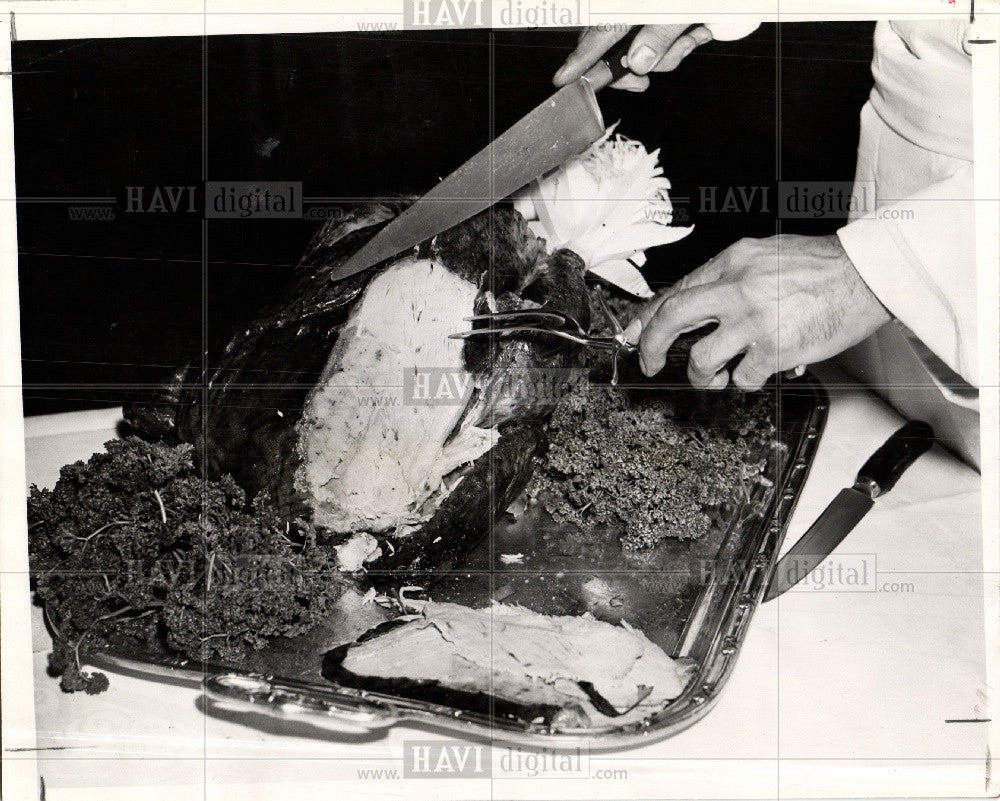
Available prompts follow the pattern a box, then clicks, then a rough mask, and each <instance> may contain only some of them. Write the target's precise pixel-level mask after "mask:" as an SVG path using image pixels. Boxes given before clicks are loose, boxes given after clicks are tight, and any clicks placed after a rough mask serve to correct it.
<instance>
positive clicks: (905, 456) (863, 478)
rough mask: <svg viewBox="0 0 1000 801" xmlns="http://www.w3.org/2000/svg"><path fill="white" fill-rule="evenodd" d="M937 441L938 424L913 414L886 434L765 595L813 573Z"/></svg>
mask: <svg viewBox="0 0 1000 801" xmlns="http://www.w3.org/2000/svg"><path fill="white" fill-rule="evenodd" d="M933 444H934V429H932V428H931V427H930V426H929V425H928V424H927V423H925V422H924V421H923V420H911V421H910V422H908V423H907V424H906V425H904V426H903V427H902V428H900V429H899V430H898V431H897V432H896V433H895V434H893V435H892V436H891V437H889V439H888V440H886V442H885V444H884V445H883V446H882V447H881V448H879V449H878V450H877V451H875V453H873V454H872V456H871V458H870V459H869V460H868V461H867V462H865V463H864V465H863V466H862V468H861V470H860V471H859V472H858V475H857V479H856V480H855V482H854V486H853V487H847V488H846V489H842V490H841V491H840V493H839V494H838V495H837V497H836V498H834V499H833V500H832V501H831V502H830V505H829V506H827V507H826V509H825V510H824V511H823V514H821V515H820V516H819V517H818V518H816V522H815V523H813V524H812V526H810V527H809V530H808V531H807V532H806V533H805V534H803V535H802V538H801V539H800V540H799V541H798V542H797V543H795V545H793V546H792V547H791V549H790V550H789V551H788V553H786V554H785V555H784V556H783V557H781V559H780V560H778V565H777V567H776V568H775V571H774V576H773V577H772V579H771V584H770V586H769V587H768V589H767V594H766V595H765V596H764V601H765V602H767V601H770V600H771V599H772V598H776V597H778V596H779V595H781V594H782V593H783V592H785V591H786V590H788V589H789V588H790V587H794V586H795V585H796V584H798V583H799V581H801V580H802V579H803V578H805V577H806V576H807V575H809V573H811V572H812V571H813V570H814V569H815V568H816V567H817V566H818V565H819V564H820V563H821V562H822V561H823V560H824V559H826V558H827V557H828V556H829V555H830V554H831V553H832V552H833V550H834V549H835V548H836V547H837V546H838V545H840V543H841V541H842V540H843V539H844V537H846V536H847V535H848V534H850V533H851V531H852V530H853V529H854V527H855V526H856V525H857V524H858V523H859V522H861V518H863V517H864V516H865V515H866V514H867V513H868V510H869V509H871V508H872V506H874V505H875V499H876V498H878V497H879V496H880V495H885V493H887V492H888V491H889V490H891V489H892V488H893V487H894V486H895V485H896V482H897V481H899V477H900V476H901V475H903V473H904V472H905V471H906V469H907V468H908V467H909V466H910V465H911V464H913V463H914V462H915V461H916V460H917V459H918V458H920V456H922V455H923V454H925V453H926V452H927V451H928V450H929V449H930V447H931V445H933Z"/></svg>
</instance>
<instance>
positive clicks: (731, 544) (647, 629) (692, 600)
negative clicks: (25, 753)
mask: <svg viewBox="0 0 1000 801" xmlns="http://www.w3.org/2000/svg"><path fill="white" fill-rule="evenodd" d="M774 389H775V392H776V415H777V419H776V425H777V429H778V431H777V439H778V441H779V442H780V443H781V445H780V446H779V447H778V448H775V449H774V450H773V452H772V457H771V460H772V461H771V463H770V464H769V465H768V469H767V474H768V475H769V476H771V477H772V479H773V485H772V486H770V487H767V486H765V485H763V484H755V485H754V487H753V489H752V490H750V491H749V492H746V491H743V490H741V492H740V493H735V489H734V493H735V494H737V495H738V496H739V497H737V498H736V499H735V500H734V504H733V506H734V508H733V510H732V514H730V515H727V519H726V520H724V521H722V522H721V523H720V527H719V531H718V534H717V536H716V538H715V539H714V540H712V541H711V542H707V543H701V542H700V541H695V542H691V541H689V542H687V543H682V542H680V541H663V544H662V546H657V548H656V549H654V552H658V556H657V557H656V558H654V559H653V560H652V562H651V563H647V564H643V561H642V559H641V558H640V559H639V560H638V562H637V561H636V560H635V559H629V558H624V557H621V555H620V554H621V549H620V548H618V547H617V538H616V537H614V538H610V537H608V538H605V540H604V541H603V542H604V543H605V544H607V543H609V542H614V547H613V548H612V547H607V548H603V549H602V547H600V543H598V545H596V546H595V544H594V543H593V542H590V543H587V542H584V543H583V544H582V546H580V547H576V548H574V547H572V546H571V544H572V543H574V542H577V536H578V534H579V532H573V531H571V530H567V529H566V527H565V526H564V527H560V526H557V525H556V524H554V523H553V522H552V521H551V519H550V518H548V516H547V515H546V514H545V513H544V512H542V511H541V509H535V510H533V511H529V512H528V513H527V514H525V515H522V516H521V517H520V518H519V519H517V520H516V521H514V520H504V521H497V524H496V526H495V530H494V532H493V533H492V534H491V536H490V537H489V538H487V539H486V540H484V542H483V543H482V544H481V545H480V546H479V547H478V548H477V549H476V550H475V551H474V552H473V553H472V554H470V555H469V557H468V559H467V563H465V564H462V565H460V566H459V567H460V568H461V569H459V570H457V571H455V572H454V573H453V574H452V575H451V576H448V577H446V578H445V579H443V580H440V581H439V583H437V584H435V585H434V586H433V587H432V588H431V589H430V593H429V594H430V595H431V596H432V597H433V598H434V599H435V600H450V601H456V602H463V603H471V604H477V602H479V604H480V605H485V604H487V603H489V600H490V599H496V600H502V601H504V602H507V603H513V602H516V603H522V604H523V605H525V606H527V607H528V608H531V609H534V610H535V611H538V612H543V613H546V614H574V613H580V612H583V611H591V612H592V613H594V614H595V616H597V617H599V618H602V619H606V620H609V622H615V621H616V618H617V619H625V620H626V621H627V622H628V623H629V624H630V625H632V626H634V627H636V628H638V629H641V630H642V631H643V632H644V633H645V634H646V636H647V637H649V638H650V639H651V640H653V641H654V642H656V643H657V644H658V645H660V646H661V647H662V648H664V650H665V651H666V652H667V653H668V654H669V655H670V656H672V657H674V658H676V659H682V660H684V661H685V662H686V663H693V664H694V666H695V668H694V671H693V676H692V678H691V679H690V680H689V682H688V684H687V686H686V688H685V690H684V691H683V692H682V694H681V695H680V696H678V697H677V698H675V699H673V700H672V701H670V702H668V703H666V704H665V705H664V706H663V707H662V708H661V709H659V710H657V711H656V712H654V713H652V714H650V715H648V716H646V717H645V718H643V719H642V720H640V721H638V722H634V721H633V722H629V723H624V724H614V723H613V722H612V723H610V724H602V725H600V726H594V727H590V728H571V729H570V728H565V729H562V728H559V726H557V725H552V722H551V721H549V722H539V721H537V720H532V721H528V720H518V719H512V718H510V717H502V716H499V715H496V714H490V713H484V712H482V711H481V710H477V709H472V708H466V707H464V706H463V705H462V704H461V703H448V702H446V703H436V702H431V701H427V700H420V699H419V698H414V697H407V696H405V695H403V694H394V693H386V692H376V691H372V690H369V689H365V688H363V687H348V686H344V685H342V684H338V683H335V682H332V681H329V680H327V679H325V678H323V676H322V674H321V672H320V664H321V661H322V656H323V654H324V653H326V652H327V651H329V650H331V649H332V648H334V647H336V646H337V645H341V644H343V643H345V642H350V641H352V640H353V639H354V638H355V637H356V636H357V635H358V634H360V633H361V632H362V631H364V630H365V629H367V628H368V627H370V626H373V625H375V624H377V623H378V622H380V621H381V620H385V619H388V618H389V617H390V615H387V614H386V613H385V612H384V611H383V610H381V609H380V608H378V607H375V606H374V605H369V606H370V607H371V610H372V611H371V612H370V613H368V614H369V619H362V620H351V621H349V622H345V621H344V620H331V622H330V625H329V626H328V627H325V628H324V627H323V626H321V627H319V629H318V630H314V631H312V632H310V633H308V634H305V635H302V636H301V637H297V638H294V639H292V640H287V641H284V642H281V643H278V644H276V645H275V647H274V648H271V647H270V646H269V647H268V648H267V649H265V650H264V651H263V652H261V653H260V654H258V655H256V656H255V663H254V664H252V665H250V666H249V667H244V668H241V669H239V670H234V669H232V668H231V667H228V666H224V665H214V664H212V663H201V662H197V661H193V660H188V659H181V658H177V657H169V656H164V655H155V654H148V653H139V652H135V651H132V650H130V649H128V648H125V647H122V648H118V649H116V650H108V651H104V652H102V653H100V654H93V655H92V656H91V659H90V660H89V661H91V662H93V663H94V664H95V665H96V666H99V667H105V668H108V669H111V670H114V671H118V672H125V673H130V674H134V675H140V676H142V677H145V678H149V679H154V680H161V681H169V682H172V683H183V684H189V685H193V686H197V685H201V686H203V687H204V690H205V693H206V697H207V704H206V711H207V712H208V713H209V714H212V713H213V712H217V713H220V714H223V713H226V714H232V713H234V712H235V713H240V714H246V713H251V714H248V715H246V717H247V718H248V719H252V718H253V717H254V716H260V715H264V716H265V718H272V717H276V718H283V719H289V720H292V719H294V720H297V721H299V722H301V723H307V724H309V725H310V726H311V727H313V729H314V731H315V732H316V734H317V736H323V734H324V733H325V732H330V733H334V732H335V733H339V734H341V735H343V734H345V733H358V734H364V735H366V736H371V735H372V734H377V733H378V732H379V731H380V730H387V729H389V728H390V727H392V726H394V725H396V724H399V723H419V724H424V725H429V726H432V727H435V728H438V729H442V728H443V729H446V730H450V731H452V732H454V733H456V734H459V735H462V736H465V737H470V738H483V739H488V740H491V741H498V740H499V741H504V742H511V743H518V744H521V745H547V746H558V745H559V744H560V743H578V742H579V741H580V739H581V738H586V739H587V740H588V741H589V742H590V743H591V747H594V748H623V747H629V746H635V745H639V744H647V743H649V742H650V741H652V740H657V739H662V738H665V737H669V736H672V735H674V734H676V733H678V732H680V731H682V730H683V729H686V728H687V727H689V726H691V725H692V724H693V723H695V722H696V721H698V720H699V719H700V718H702V717H703V716H704V715H705V714H707V713H708V711H709V710H710V709H711V708H712V707H713V706H714V704H715V703H716V702H717V701H718V699H719V695H720V692H721V690H722V688H723V686H724V685H725V682H726V680H727V679H728V678H729V675H730V674H731V672H732V670H733V667H734V665H735V664H736V660H737V657H738V655H739V651H740V647H741V645H742V643H743V641H744V638H745V636H746V633H747V630H748V628H749V625H750V621H751V619H752V618H753V614H754V611H755V609H756V607H757V605H758V604H760V603H761V599H762V598H763V596H764V593H765V590H766V589H767V586H768V583H769V582H770V580H771V576H772V573H773V571H774V566H775V564H776V561H777V555H778V552H779V550H780V547H781V543H782V540H783V538H784V533H785V528H786V525H787V523H788V520H789V519H790V517H791V515H792V512H793V510H794V508H795V505H796V503H797V501H798V498H799V495H800V493H801V490H802V487H803V485H804V484H805V480H806V477H807V475H808V473H809V470H810V467H811V465H812V462H813V458H814V456H815V453H816V448H817V445H818V441H819V438H820V436H821V434H822V432H823V428H824V425H825V423H826V418H827V410H828V406H829V401H828V398H827V394H826V391H825V389H824V388H823V387H822V385H821V384H820V383H819V382H818V381H817V380H816V379H815V377H813V376H812V375H811V374H808V373H807V374H806V375H805V376H803V377H802V378H799V379H796V380H794V381H779V382H778V383H777V384H776V385H775V387H774ZM706 536H707V535H706ZM696 543H697V544H696ZM706 548H710V549H711V550H710V551H706V550H705V549H706ZM511 551H516V552H518V553H523V554H525V556H526V557H527V558H526V559H525V560H524V563H517V564H507V563H506V562H504V561H503V560H500V559H499V556H500V554H502V553H508V552H511ZM671 560H672V563H674V564H677V565H681V568H679V569H676V570H675V569H672V568H665V567H664V564H665V563H671ZM685 560H686V561H685ZM691 565H698V566H699V569H698V570H697V571H694V572H692V571H691V569H690V567H691ZM595 578H599V579H600V580H601V581H603V582H604V584H605V585H607V586H609V587H610V588H611V591H612V595H613V597H612V600H611V602H610V603H605V601H606V600H607V599H606V598H605V599H595V598H594V597H592V596H593V594H592V593H590V594H589V595H588V589H587V588H588V587H592V586H593V580H594V579H595ZM614 593H617V595H614ZM615 598H617V600H618V603H617V605H615V603H614V599H615ZM352 632H353V633H352Z"/></svg>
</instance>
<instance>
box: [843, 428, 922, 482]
mask: <svg viewBox="0 0 1000 801" xmlns="http://www.w3.org/2000/svg"><path fill="white" fill-rule="evenodd" d="M933 444H934V429H933V428H931V427H930V425H928V424H927V423H925V422H924V421H923V420H911V421H910V422H908V423H907V424H906V425H905V426H903V427H902V428H900V429H899V430H898V431H897V432H896V433H895V434H893V435H892V436H891V437H889V439H887V440H886V442H885V444H884V445H883V446H882V447H881V448H879V449H878V450H877V451H875V453H873V454H872V455H871V458H870V459H869V460H868V461H867V462H865V463H864V465H862V467H861V470H859V471H858V480H857V482H856V484H855V486H856V487H859V488H860V487H862V486H863V487H864V489H866V490H868V491H870V492H871V494H872V497H873V498H877V497H878V496H879V495H884V494H885V493H887V492H888V491H889V490H891V489H892V488H893V487H894V486H896V482H897V481H899V477H900V476H901V475H903V473H904V472H906V468H908V467H909V466H910V465H911V464H913V463H914V462H915V461H916V460H917V459H918V458H920V457H921V456H923V455H924V454H925V453H927V451H928V450H930V447H931V445H933Z"/></svg>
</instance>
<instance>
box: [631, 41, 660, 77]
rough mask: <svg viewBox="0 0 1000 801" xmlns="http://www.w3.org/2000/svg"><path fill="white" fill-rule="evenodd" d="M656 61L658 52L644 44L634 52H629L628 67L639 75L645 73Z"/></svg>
mask: <svg viewBox="0 0 1000 801" xmlns="http://www.w3.org/2000/svg"><path fill="white" fill-rule="evenodd" d="M655 63H656V53H654V52H653V48H651V47H648V46H647V45H643V46H642V47H640V48H638V49H637V50H636V51H635V52H634V53H631V54H629V57H628V68H629V69H630V70H632V72H634V73H636V74H637V75H645V74H646V73H647V72H649V71H650V70H651V69H653V65H654V64H655Z"/></svg>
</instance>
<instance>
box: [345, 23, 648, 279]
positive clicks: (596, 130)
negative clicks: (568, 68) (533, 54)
mask: <svg viewBox="0 0 1000 801" xmlns="http://www.w3.org/2000/svg"><path fill="white" fill-rule="evenodd" d="M630 42H631V37H625V39H623V40H622V41H621V42H619V43H618V44H617V45H616V46H615V47H613V48H612V49H611V50H609V51H608V53H607V54H605V57H604V58H603V59H602V60H601V61H600V62H598V64H597V65H595V67H592V68H591V69H590V71H589V73H590V77H589V78H587V77H585V78H578V79H577V80H575V81H574V82H573V83H570V84H567V85H566V86H564V87H562V88H561V89H560V90H559V91H557V92H556V93H555V94H554V95H552V96H551V97H550V98H549V99H548V100H546V101H545V102H544V103H542V104H541V105H539V106H536V107H535V108H534V109H532V110H531V111H529V112H528V114H527V115H525V116H524V117H522V118H521V120H519V121H518V122H516V123H514V125H512V126H511V127H510V128H508V129H507V130H506V131H504V132H503V133H502V134H500V136H498V137H497V138H496V139H494V140H493V141H492V142H490V144H488V145H487V146H486V147H484V148H483V149H482V150H480V151H479V152H478V153H476V155H474V156H473V157H472V158H471V159H469V160H468V161H467V162H465V164H463V165H462V166H461V167H459V168H458V169H457V170H455V171H454V172H453V173H451V174H450V175H449V176H448V177H447V178H445V179H444V180H443V181H441V182H440V183H438V184H437V185H436V186H434V187H433V188H432V189H431V190H430V191H429V192H428V193H427V194H426V195H424V196H423V197H422V198H420V199H419V200H417V201H416V202H415V203H414V204H413V205H412V206H410V207H409V208H407V209H406V210H405V211H403V212H402V214H400V215H399V216H398V217H396V218H395V219H393V220H392V221H391V222H390V223H389V224H388V225H386V226H385V227H384V228H383V229H382V230H381V231H379V232H378V233H377V234H376V235H375V236H374V237H372V238H371V239H370V240H368V242H367V243H365V244H364V245H363V246H362V247H361V248H360V249H359V250H358V251H357V252H356V253H354V254H353V255H352V256H351V257H350V258H349V259H347V261H345V262H344V263H343V264H340V265H338V266H337V267H335V268H334V269H333V270H331V271H330V279H331V280H333V281H340V280H341V279H343V278H347V277H348V276H350V275H354V274H355V273H359V272H361V271H362V270H366V269H368V268H369V267H375V266H377V265H379V264H382V263H383V262H385V261H386V260H387V259H391V258H392V257H393V256H396V255H398V254H400V253H402V252H404V251H407V250H410V249H411V248H413V247H414V246H416V245H419V244H420V243H421V242H424V241H426V240H428V239H430V238H431V237H433V236H436V235H437V234H440V233H441V232H442V231H446V230H448V229H449V228H451V227H452V226H454V225H458V223H460V222H463V221H464V220H467V219H469V218H470V217H472V216H473V215H476V214H478V213H479V212H481V211H483V210H484V209H486V208H489V207H490V206H492V205H493V204H494V203H496V202H498V201H500V200H503V199H504V198H506V197H508V196H510V195H511V194H512V193H514V192H516V191H517V190H518V189H520V188H521V187H522V186H524V185H525V184H527V183H529V182H531V181H533V180H534V179H535V178H537V177H538V176H540V175H544V174H545V173H547V172H548V171H549V170H552V169H554V168H555V167H558V166H559V165H560V164H562V163H563V162H565V161H566V160H567V159H570V158H572V157H573V156H577V155H579V154H580V153H582V152H583V151H584V150H586V149H587V148H588V147H590V146H591V145H592V144H593V143H594V142H596V141H597V140H598V139H600V138H601V137H602V136H603V135H604V130H605V128H604V119H603V117H602V116H601V109H600V107H599V106H598V105H597V98H596V97H595V96H594V92H596V91H597V90H599V89H603V88H604V87H605V86H607V85H608V84H610V83H614V82H615V81H617V80H618V79H619V78H621V77H623V76H624V75H627V74H628V73H629V69H628V66H627V64H628V59H627V57H626V56H627V53H628V48H629V44H630ZM601 65H603V67H604V68H602V67H601ZM605 68H606V69H605Z"/></svg>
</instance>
